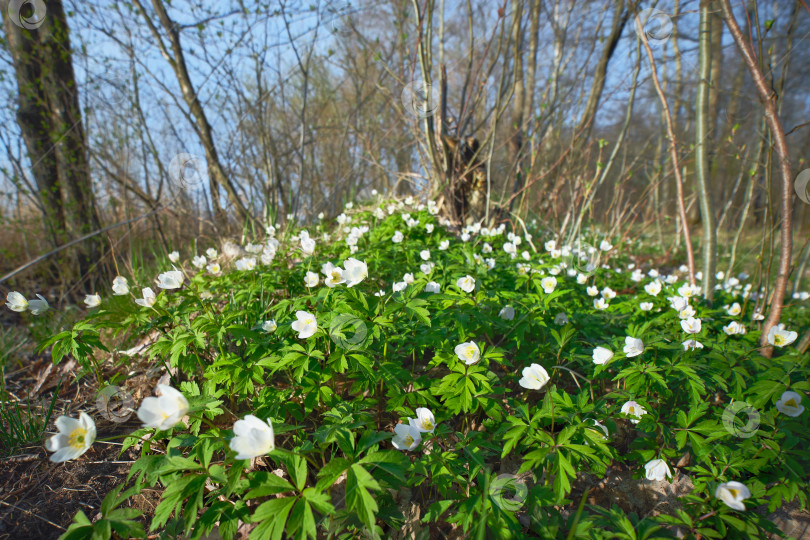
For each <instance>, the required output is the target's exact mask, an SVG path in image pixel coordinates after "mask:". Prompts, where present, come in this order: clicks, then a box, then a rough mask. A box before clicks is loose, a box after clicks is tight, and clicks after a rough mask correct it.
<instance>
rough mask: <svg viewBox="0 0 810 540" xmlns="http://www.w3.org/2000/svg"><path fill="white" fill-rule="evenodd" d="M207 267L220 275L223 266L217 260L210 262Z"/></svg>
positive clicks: (209, 270) (210, 271) (214, 273)
mask: <svg viewBox="0 0 810 540" xmlns="http://www.w3.org/2000/svg"><path fill="white" fill-rule="evenodd" d="M205 269H206V270H208V272H209V273H211V274H213V275H215V276H217V275H219V273H220V272H222V267H221V266H220V265H219V263H216V262H215V263H211V264H209V265H208V266H206V267H205Z"/></svg>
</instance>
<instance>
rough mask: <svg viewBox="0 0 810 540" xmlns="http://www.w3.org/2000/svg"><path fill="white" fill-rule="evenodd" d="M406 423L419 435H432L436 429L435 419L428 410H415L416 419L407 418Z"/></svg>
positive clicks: (420, 408)
mask: <svg viewBox="0 0 810 540" xmlns="http://www.w3.org/2000/svg"><path fill="white" fill-rule="evenodd" d="M408 423H409V424H410V425H411V426H413V427H414V428H416V430H417V431H419V432H420V433H433V431H434V430H435V429H436V419H435V418H434V417H433V413H432V412H430V409H427V408H425V407H419V408H417V409H416V418H408Z"/></svg>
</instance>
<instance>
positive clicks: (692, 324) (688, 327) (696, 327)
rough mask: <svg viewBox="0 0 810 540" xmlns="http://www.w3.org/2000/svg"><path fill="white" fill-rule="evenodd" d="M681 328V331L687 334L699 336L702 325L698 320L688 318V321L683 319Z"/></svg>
mask: <svg viewBox="0 0 810 540" xmlns="http://www.w3.org/2000/svg"><path fill="white" fill-rule="evenodd" d="M681 328H683V331H684V332H686V333H687V334H699V333H700V329H701V328H702V323H701V321H700V319H696V318H694V317H689V318H688V319H683V320H682V321H681Z"/></svg>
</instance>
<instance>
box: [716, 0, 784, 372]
mask: <svg viewBox="0 0 810 540" xmlns="http://www.w3.org/2000/svg"><path fill="white" fill-rule="evenodd" d="M720 2H721V4H722V6H723V15H724V16H725V22H726V26H728V29H729V32H730V33H731V37H732V38H734V42H735V43H736V44H737V48H738V49H739V50H740V53H741V54H742V56H743V58H744V59H745V64H746V66H747V67H748V72H749V73H750V74H751V78H752V79H753V81H754V86H755V87H756V89H757V93H758V94H759V100H760V102H762V105H763V106H764V107H765V120H766V121H767V123H768V128H769V129H770V131H771V133H772V135H773V138H774V146H775V147H776V152H777V154H778V156H779V170H780V172H781V174H782V201H781V202H782V224H781V237H780V238H781V243H782V245H781V249H780V253H779V267H778V270H777V275H776V283H775V284H774V290H773V297H772V299H771V309H770V312H769V313H768V318H767V319H765V323H764V324H763V326H762V336H760V340H759V343H760V345H761V346H763V347H766V346H767V344H768V331H769V330H770V329H771V328H772V327H773V326H775V325H776V324H777V323H778V322H779V319H780V317H781V316H782V305H783V303H784V300H785V292H786V290H787V282H788V276H789V275H790V258H791V250H792V248H793V237H792V235H791V225H792V219H791V217H792V216H791V214H792V211H793V182H792V181H793V169H792V166H791V164H790V153H789V152H788V147H787V140H786V139H785V130H784V127H783V126H782V122H781V120H780V119H779V114H778V111H777V109H776V102H777V95H776V93H774V92H773V90H772V89H771V88H770V87H769V86H768V84H767V83H766V82H765V77H763V75H762V72H761V71H760V70H759V66H758V65H757V61H756V58H755V56H754V51H753V49H752V48H751V45H750V44H749V43H748V42H746V40H745V37H744V36H743V33H742V30H740V27H739V25H738V24H737V20H736V19H735V18H734V12H733V11H732V10H731V4H730V3H729V0H720ZM772 352H773V347H766V348H765V350H764V351H763V354H764V355H766V356H768V357H770V355H771V354H772Z"/></svg>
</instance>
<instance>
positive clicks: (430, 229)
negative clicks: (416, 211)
mask: <svg viewBox="0 0 810 540" xmlns="http://www.w3.org/2000/svg"><path fill="white" fill-rule="evenodd" d="M433 227H434V225H433V223H428V224H426V225H425V232H427V233H428V234H430V233H432V232H433Z"/></svg>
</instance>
